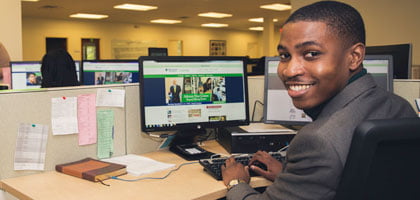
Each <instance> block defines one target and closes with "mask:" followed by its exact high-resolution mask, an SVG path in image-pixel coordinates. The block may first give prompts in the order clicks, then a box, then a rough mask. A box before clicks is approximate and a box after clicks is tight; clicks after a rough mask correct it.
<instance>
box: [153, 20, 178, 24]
mask: <svg viewBox="0 0 420 200" xmlns="http://www.w3.org/2000/svg"><path fill="white" fill-rule="evenodd" d="M150 22H152V23H158V24H179V23H182V21H181V20H173V19H155V20H151V21H150Z"/></svg>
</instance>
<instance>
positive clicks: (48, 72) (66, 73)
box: [41, 49, 80, 88]
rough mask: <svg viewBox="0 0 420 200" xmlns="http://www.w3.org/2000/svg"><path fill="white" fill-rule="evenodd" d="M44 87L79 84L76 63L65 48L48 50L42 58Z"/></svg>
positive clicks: (42, 84) (42, 85)
mask: <svg viewBox="0 0 420 200" xmlns="http://www.w3.org/2000/svg"><path fill="white" fill-rule="evenodd" d="M41 74H42V83H41V87H42V88H48V87H64V86H78V85H80V84H79V81H78V80H77V72H76V64H75V63H74V60H73V58H72V57H71V56H70V54H69V53H68V52H67V51H66V50H64V49H58V50H53V51H50V52H48V53H47V54H45V55H44V57H43V58H42V65H41Z"/></svg>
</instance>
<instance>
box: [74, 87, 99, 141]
mask: <svg viewBox="0 0 420 200" xmlns="http://www.w3.org/2000/svg"><path fill="white" fill-rule="evenodd" d="M77 102H78V103H77V118H78V125H79V145H88V144H95V143H96V139H97V131H96V94H82V95H79V96H77Z"/></svg>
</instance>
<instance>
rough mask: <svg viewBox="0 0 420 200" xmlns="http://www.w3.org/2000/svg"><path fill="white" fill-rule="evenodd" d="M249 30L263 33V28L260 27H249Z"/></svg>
mask: <svg viewBox="0 0 420 200" xmlns="http://www.w3.org/2000/svg"><path fill="white" fill-rule="evenodd" d="M249 30H251V31H263V30H264V27H262V26H257V27H250V28H249Z"/></svg>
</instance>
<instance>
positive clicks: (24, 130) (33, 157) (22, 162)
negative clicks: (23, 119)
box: [14, 123, 48, 170]
mask: <svg viewBox="0 0 420 200" xmlns="http://www.w3.org/2000/svg"><path fill="white" fill-rule="evenodd" d="M47 140H48V126H45V125H41V124H26V123H22V124H20V125H19V129H18V134H17V139H16V149H15V160H14V169H15V170H44V166H45V154H46V150H47Z"/></svg>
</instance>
